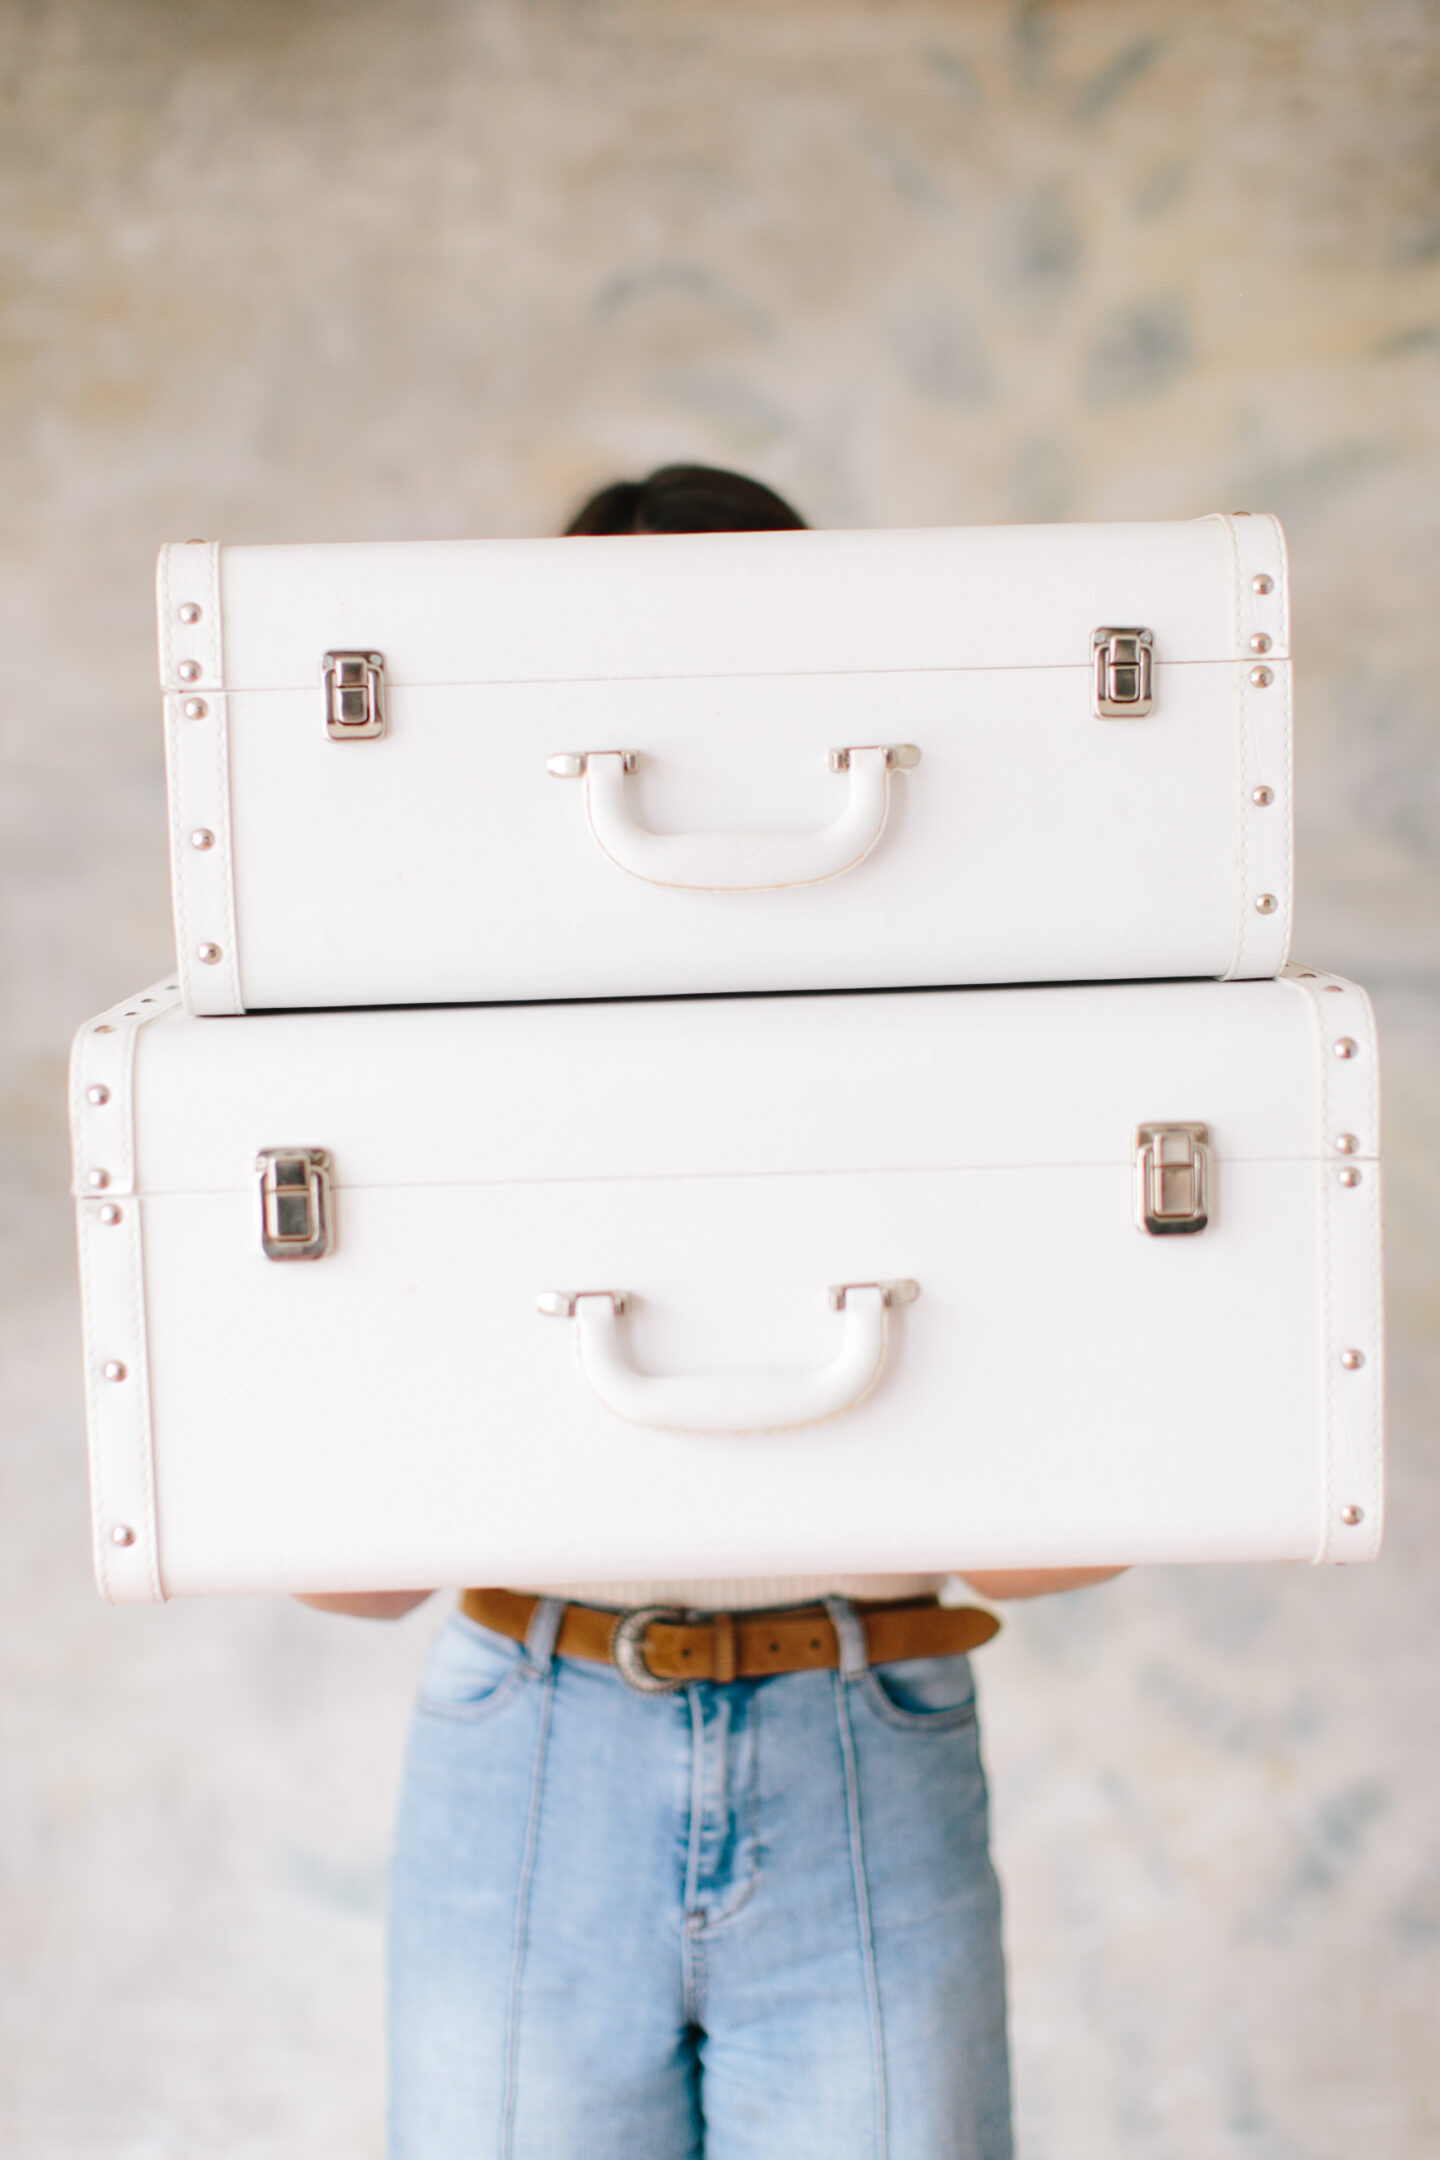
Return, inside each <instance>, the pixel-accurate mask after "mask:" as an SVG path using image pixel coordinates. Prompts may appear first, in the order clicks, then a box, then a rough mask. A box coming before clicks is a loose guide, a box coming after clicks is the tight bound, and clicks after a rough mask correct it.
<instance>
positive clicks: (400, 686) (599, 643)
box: [159, 516, 1290, 1013]
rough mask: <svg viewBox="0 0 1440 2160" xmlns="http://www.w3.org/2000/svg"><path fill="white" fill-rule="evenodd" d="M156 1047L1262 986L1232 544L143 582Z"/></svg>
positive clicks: (1201, 534)
mask: <svg viewBox="0 0 1440 2160" xmlns="http://www.w3.org/2000/svg"><path fill="white" fill-rule="evenodd" d="M159 614H160V649H161V667H162V679H163V682H164V689H165V712H166V729H167V744H168V763H169V785H170V822H171V838H172V855H173V872H174V893H175V920H176V934H177V946H178V953H179V970H180V983H181V988H182V991H183V993H184V997H185V1001H186V1004H187V1007H188V1009H189V1010H190V1011H191V1012H195V1013H238V1012H242V1011H257V1010H265V1009H275V1008H290V1007H316V1006H332V1005H383V1004H434V1003H451V1002H455V1003H460V1002H469V1001H472V1000H480V999H512V998H563V997H608V996H636V995H658V994H665V993H673V992H692V993H693V992H722V991H755V990H786V989H794V990H799V989H857V988H865V987H871V986H893V985H903V984H935V983H962V982H963V983H974V982H1028V981H1071V980H1096V979H1118V978H1123V977H1145V976H1187V975H1193V976H1237V977H1239V976H1245V977H1249V976H1267V975H1275V974H1277V973H1278V972H1279V970H1280V969H1281V967H1283V965H1284V963H1285V957H1286V952H1287V949H1288V941H1289V928H1290V661H1289V643H1288V609H1287V590H1286V573H1285V555H1284V543H1283V539H1282V536H1281V533H1280V529H1279V527H1278V525H1277V524H1276V522H1275V520H1274V519H1273V518H1269V517H1260V516H1255V517H1236V518H1226V517H1212V518H1202V519H1199V520H1197V521H1194V522H1187V523H1171V524H1144V525H1075V526H1031V527H1024V526H1012V527H987V528H983V529H977V530H970V531H928V532H820V533H814V532H787V533H745V534H734V533H706V534H684V535H679V536H672V537H664V538H644V539H629V538H627V539H622V540H614V539H604V540H593V539H584V540H570V539H566V540H523V541H474V542H472V541H442V542H410V543H397V544H389V543H383V544H377V545H373V546H372V545H365V546H357V545H350V546H337V547H216V546H209V545H204V544H201V543H199V542H196V543H193V544H191V545H185V546H175V547H168V548H166V549H165V550H164V552H163V554H162V556H161V560H160V574H159Z"/></svg>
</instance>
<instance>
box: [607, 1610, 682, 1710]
mask: <svg viewBox="0 0 1440 2160" xmlns="http://www.w3.org/2000/svg"><path fill="white" fill-rule="evenodd" d="M685 1617H686V1615H685V1614H684V1613H683V1612H682V1611H681V1610H680V1609H679V1607H678V1606H675V1605H638V1606H637V1607H636V1608H635V1610H634V1612H627V1613H621V1615H620V1617H619V1619H618V1620H617V1621H616V1622H615V1625H614V1627H613V1628H612V1629H611V1631H610V1655H611V1657H613V1658H614V1660H615V1664H616V1668H617V1670H618V1672H619V1674H620V1677H621V1679H622V1680H623V1681H624V1682H625V1685H626V1687H628V1688H633V1689H634V1690H635V1693H636V1694H637V1695H673V1694H675V1693H676V1691H677V1690H678V1689H680V1688H683V1687H684V1685H685V1682H684V1680H683V1679H680V1678H678V1677H677V1678H676V1679H674V1680H666V1679H665V1678H663V1676H662V1675H661V1674H660V1673H653V1672H651V1670H650V1667H649V1666H648V1665H647V1664H646V1662H645V1637H646V1636H647V1635H648V1634H649V1632H650V1627H651V1623H652V1622H653V1621H656V1620H682V1621H683V1620H684V1619H685Z"/></svg>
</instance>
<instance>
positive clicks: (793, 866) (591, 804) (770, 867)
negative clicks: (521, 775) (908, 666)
mask: <svg viewBox="0 0 1440 2160" xmlns="http://www.w3.org/2000/svg"><path fill="white" fill-rule="evenodd" d="M919 758H920V753H919V751H918V750H916V749H914V747H913V746H912V745H911V744H909V743H903V744H889V745H887V744H885V743H872V744H867V745H866V746H864V747H863V748H857V749H851V750H840V751H832V753H831V760H830V762H831V767H832V770H834V771H836V772H837V773H842V774H844V775H846V776H847V779H848V794H847V796H846V802H845V808H844V809H843V810H842V811H841V813H840V815H839V817H837V818H836V819H835V820H834V822H833V824H830V825H821V826H818V827H817V828H815V829H814V830H813V831H810V832H783V831H781V832H769V831H767V832H698V833H658V832H651V831H650V830H649V828H648V827H647V826H644V825H637V824H636V822H635V820H634V818H633V816H632V815H631V806H630V802H629V800H628V797H627V791H626V787H625V776H626V774H627V773H630V772H633V771H634V769H635V759H634V757H633V755H627V753H626V752H625V751H623V750H588V751H584V752H582V753H580V754H579V755H576V756H561V757H554V758H551V759H550V761H549V769H550V771H551V772H552V773H553V774H555V776H556V777H557V778H561V779H580V778H582V777H583V779H584V782H585V811H586V815H587V817H588V818H589V821H590V830H591V832H592V834H593V835H594V838H595V843H596V845H597V846H598V847H599V849H600V851H601V853H602V854H604V855H607V856H608V857H609V858H610V860H611V862H613V863H615V864H616V865H617V867H618V868H620V869H621V870H625V871H628V872H629V874H630V876H631V877H636V878H643V879H644V881H645V883H646V884H647V885H670V886H678V887H680V888H682V889H683V890H685V891H689V892H775V891H777V890H778V889H780V888H781V887H783V886H787V885H818V884H820V883H822V882H823V881H824V880H825V879H826V878H834V877H840V876H842V875H843V873H844V872H845V871H847V870H853V869H854V868H855V866H856V864H857V863H862V862H863V861H864V860H865V857H866V856H867V855H868V854H869V853H870V851H871V849H872V848H873V847H874V846H875V844H876V842H877V841H878V840H879V838H880V835H881V834H882V833H883V832H884V830H885V820H886V818H887V817H888V816H889V814H890V774H891V772H892V770H893V769H894V768H895V767H896V766H899V765H915V764H918V763H919Z"/></svg>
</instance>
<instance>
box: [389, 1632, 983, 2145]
mask: <svg viewBox="0 0 1440 2160" xmlns="http://www.w3.org/2000/svg"><path fill="white" fill-rule="evenodd" d="M831 1610H832V1614H833V1616H834V1617H835V1620H836V1624H837V1627H839V1629H840V1631H841V1639H842V1643H843V1644H844V1646H845V1649H846V1669H845V1670H844V1671H843V1672H838V1673H837V1672H808V1673H789V1674H783V1675H779V1676H777V1677H774V1678H769V1679H764V1680H734V1681H730V1682H728V1683H725V1684H719V1683H714V1682H702V1683H700V1684H698V1685H696V1686H693V1687H688V1688H686V1689H685V1690H684V1691H683V1692H681V1693H678V1694H673V1695H664V1696H642V1695H639V1694H637V1693H635V1692H634V1691H633V1690H631V1689H630V1688H629V1687H628V1686H627V1685H626V1684H625V1682H624V1681H623V1680H622V1679H621V1678H620V1676H619V1674H618V1673H617V1672H616V1671H615V1670H614V1669H613V1668H612V1667H610V1666H605V1665H598V1664H591V1663H588V1662H585V1661H582V1660H579V1659H575V1658H557V1657H555V1656H554V1655H553V1643H554V1639H555V1628H556V1625H557V1622H558V1619H559V1612H560V1608H559V1607H558V1605H556V1604H555V1603H553V1601H550V1600H546V1601H545V1602H543V1603H542V1604H541V1605H540V1606H539V1608H538V1609H537V1612H536V1614H535V1618H534V1621H533V1622H532V1624H531V1628H530V1636H529V1641H528V1642H527V1643H526V1644H525V1645H524V1646H522V1645H520V1644H518V1643H514V1642H510V1641H508V1640H506V1638H505V1637H503V1636H500V1635H495V1634H492V1633H490V1631H489V1630H488V1629H485V1628H481V1627H478V1626H477V1625H476V1624H475V1622H474V1621H472V1620H469V1619H467V1618H465V1617H464V1616H463V1615H457V1616H456V1617H455V1618H454V1619H452V1620H451V1621H450V1622H449V1624H448V1626H447V1627H446V1628H445V1629H444V1630H443V1631H442V1633H441V1634H440V1636H439V1638H438V1639H437V1641H436V1643H435V1646H434V1649H433V1650H432V1652H431V1655H430V1660H429V1663H428V1665H427V1667H426V1670H425V1675H424V1679H423V1681H422V1685H421V1694H420V1700H419V1705H418V1708H417V1711H416V1717H415V1724H414V1729H413V1733H412V1737H411V1743H410V1749H409V1755H408V1760H407V1765H406V1773H405V1783H404V1791H403V1795H402V1800H401V1807H400V1820H399V1829H398V1842H397V1851H396V1857H395V1868H394V1884H393V1905H392V1913H391V1934H390V1957H391V2030H392V2086H391V2139H392V2142H391V2160H700V2156H701V2155H704V2156H705V2160H1007V2156H1008V2155H1009V2153H1010V2149H1011V2148H1010V2127H1009V2086H1008V2075H1007V2064H1006V2050H1005V2000H1004V1968H1003V1964H1002V1959H1001V1946H1000V1902H999V1892H998V1889H997V1886H996V1882H995V1877H994V1873H993V1871H992V1869H991V1866H990V1860H989V1855H988V1851H987V1847H986V1803H985V1781H984V1773H983V1771H982V1769H981V1765H980V1751H979V1737H978V1734H977V1731H976V1725H975V1699H974V1690H973V1683H972V1680H971V1676H970V1670H969V1663H968V1660H967V1659H965V1658H963V1657H946V1658H921V1659H913V1660H908V1661H906V1662H905V1663H901V1664H891V1665H886V1666H884V1667H881V1668H879V1669H874V1670H871V1669H867V1667H866V1665H865V1661H864V1640H863V1636H862V1634H861V1631H860V1628H859V1625H858V1623H857V1621H856V1618H855V1615H854V1613H853V1611H852V1609H851V1608H850V1607H849V1606H848V1605H847V1604H845V1602H844V1600H842V1599H835V1600H832V1601H831Z"/></svg>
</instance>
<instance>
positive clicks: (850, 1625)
mask: <svg viewBox="0 0 1440 2160" xmlns="http://www.w3.org/2000/svg"><path fill="white" fill-rule="evenodd" d="M825 1610H826V1612H828V1613H829V1615H830V1625H831V1626H832V1627H833V1628H834V1630H835V1634H836V1637H837V1639H838V1641H839V1644H840V1677H841V1679H842V1680H858V1679H859V1678H860V1676H861V1674H862V1673H865V1672H868V1671H869V1669H870V1650H869V1646H868V1644H867V1643H866V1640H865V1623H864V1621H863V1620H862V1619H861V1617H860V1615H859V1613H857V1612H856V1610H855V1607H854V1606H853V1605H852V1604H851V1602H850V1600H849V1598H843V1597H827V1598H826V1600H825Z"/></svg>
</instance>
